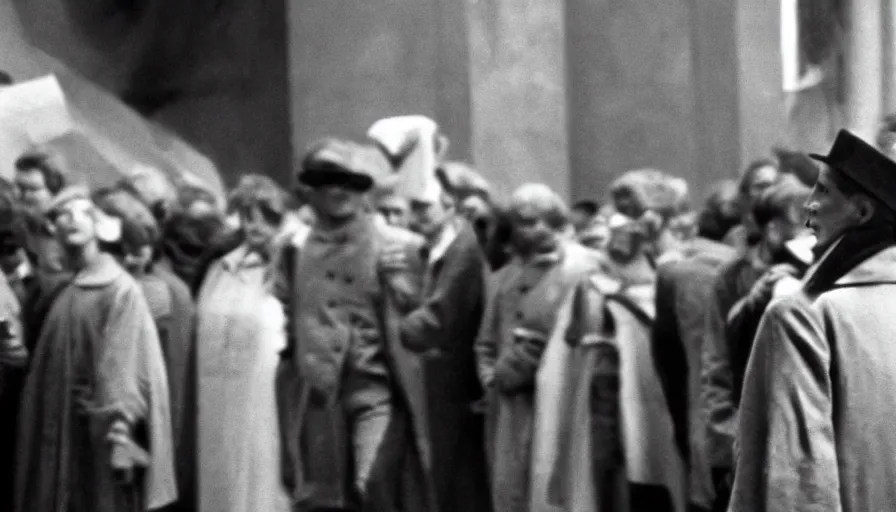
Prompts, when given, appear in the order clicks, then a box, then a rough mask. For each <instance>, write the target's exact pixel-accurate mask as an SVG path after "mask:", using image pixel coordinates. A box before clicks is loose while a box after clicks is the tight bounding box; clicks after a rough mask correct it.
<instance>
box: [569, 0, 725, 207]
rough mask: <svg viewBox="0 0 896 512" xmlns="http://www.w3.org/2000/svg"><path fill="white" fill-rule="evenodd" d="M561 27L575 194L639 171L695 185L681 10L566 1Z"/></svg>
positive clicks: (614, 1) (688, 49)
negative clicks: (646, 169)
mask: <svg viewBox="0 0 896 512" xmlns="http://www.w3.org/2000/svg"><path fill="white" fill-rule="evenodd" d="M566 20H567V34H566V41H567V45H568V48H569V51H568V55H567V63H568V68H569V69H568V75H567V76H568V83H569V116H570V119H569V126H570V129H569V135H570V155H571V158H570V159H571V167H572V176H573V177H572V185H573V190H574V196H575V197H577V198H586V197H596V198H600V199H606V192H607V186H608V185H609V184H610V182H611V181H612V180H613V179H614V178H615V177H617V176H618V175H619V174H621V173H622V172H624V171H626V170H629V169H635V168H641V167H655V168H659V169H662V170H666V171H668V172H671V173H675V174H678V175H680V176H682V177H684V178H686V179H688V181H689V182H690V183H692V184H693V186H696V187H698V188H699V187H701V186H702V183H701V182H700V180H697V179H695V178H698V177H700V176H703V173H705V172H710V170H709V169H703V168H702V167H701V166H699V165H698V158H697V141H696V139H697V136H696V132H695V126H696V122H695V108H694V105H695V103H694V102H695V94H696V93H697V92H696V89H695V85H694V79H695V75H694V67H693V66H694V63H693V57H692V41H691V38H692V35H691V34H692V29H691V25H690V24H691V23H692V22H695V21H694V20H692V19H691V13H690V10H689V8H688V6H687V2H683V1H679V0H675V1H662V2H657V1H655V0H626V1H624V2H622V1H618V0H567V12H566ZM720 100H721V98H720Z"/></svg>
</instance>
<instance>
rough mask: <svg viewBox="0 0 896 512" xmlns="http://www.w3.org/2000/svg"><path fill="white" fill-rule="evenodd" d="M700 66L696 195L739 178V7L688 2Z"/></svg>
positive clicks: (696, 97)
mask: <svg viewBox="0 0 896 512" xmlns="http://www.w3.org/2000/svg"><path fill="white" fill-rule="evenodd" d="M688 3H689V4H690V5H691V6H692V9H691V37H692V48H693V59H694V62H693V65H694V68H693V69H694V110H695V111H694V120H695V125H696V137H695V142H696V147H697V156H696V165H695V167H694V168H693V169H692V170H691V173H690V176H689V177H690V178H692V180H693V181H692V182H691V183H692V184H693V185H692V186H693V188H694V189H697V190H695V192H707V191H708V186H709V184H710V183H712V182H714V181H717V180H720V179H724V178H728V177H732V178H733V177H736V176H738V174H739V170H740V166H741V162H740V111H739V108H738V105H739V98H740V81H739V77H738V65H737V6H736V4H735V2H712V1H710V2H700V1H698V2H688Z"/></svg>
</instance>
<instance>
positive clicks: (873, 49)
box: [844, 0, 892, 143]
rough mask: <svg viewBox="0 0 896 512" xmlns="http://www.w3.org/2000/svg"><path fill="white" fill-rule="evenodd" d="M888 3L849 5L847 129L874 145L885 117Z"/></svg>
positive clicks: (870, 0) (865, 0) (867, 0)
mask: <svg viewBox="0 0 896 512" xmlns="http://www.w3.org/2000/svg"><path fill="white" fill-rule="evenodd" d="M884 2H885V0H852V1H850V2H846V5H847V7H846V18H847V19H846V41H845V48H844V50H845V52H844V53H845V56H844V61H845V63H846V66H845V73H844V79H845V93H846V127H847V128H849V129H850V130H852V131H854V132H855V133H856V134H857V135H859V136H860V137H862V138H863V139H865V140H866V141H869V142H872V143H873V141H874V139H875V135H876V133H877V126H878V123H879V122H880V118H881V116H882V115H883V114H884V106H885V105H884V99H885V98H884V92H885V91H884V88H883V83H884V75H883V73H884V70H885V69H886V67H885V62H884V61H885V57H886V53H885V52H884V49H883V43H884V36H885V33H886V32H885V31H884V30H883V24H884V23H890V20H891V19H892V18H887V17H885V16H882V14H883V13H884V12H885V10H884V9H883V3H884Z"/></svg>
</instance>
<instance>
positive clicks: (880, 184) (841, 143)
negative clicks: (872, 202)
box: [809, 130, 896, 211]
mask: <svg viewBox="0 0 896 512" xmlns="http://www.w3.org/2000/svg"><path fill="white" fill-rule="evenodd" d="M809 156H810V157H811V158H813V159H815V160H818V161H819V162H824V163H825V164H827V165H828V166H830V167H831V168H832V169H835V170H837V171H838V172H842V173H843V174H845V175H846V176H848V177H849V178H851V179H852V180H853V181H854V182H856V184H858V185H859V186H860V187H861V188H862V189H863V190H864V191H865V192H867V193H868V194H869V195H871V196H873V197H875V198H877V199H878V200H879V201H881V202H882V203H884V204H885V205H887V207H889V208H890V209H891V210H893V211H896V162H894V161H893V160H890V159H889V158H888V157H887V156H886V155H884V154H883V153H882V152H880V151H879V150H878V149H876V148H875V147H874V146H872V145H871V144H868V143H867V142H865V141H863V140H862V139H860V138H859V137H857V136H856V135H855V134H853V133H850V132H849V131H847V130H840V132H839V133H838V134H837V138H836V139H835V140H834V144H833V145H832V146H831V150H830V151H829V152H828V154H827V155H817V154H810V155H809Z"/></svg>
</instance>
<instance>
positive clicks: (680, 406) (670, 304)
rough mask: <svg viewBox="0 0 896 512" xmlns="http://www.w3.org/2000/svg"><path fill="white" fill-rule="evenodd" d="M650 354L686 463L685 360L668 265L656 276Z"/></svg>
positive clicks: (686, 375) (686, 388)
mask: <svg viewBox="0 0 896 512" xmlns="http://www.w3.org/2000/svg"><path fill="white" fill-rule="evenodd" d="M673 265H674V263H673ZM651 350H652V351H653V361H654V366H655V367H656V372H657V375H658V376H659V379H660V385H661V387H662V388H663V393H664V394H665V396H666V404H667V405H668V407H669V413H670V414H671V416H672V423H673V427H674V429H675V443H676V444H677V445H678V449H679V451H680V452H681V454H682V456H683V457H684V459H685V460H689V458H690V455H689V454H690V442H689V438H688V371H689V369H688V359H687V353H686V351H685V347H684V342H683V341H682V339H681V333H680V332H679V330H678V323H677V321H676V310H675V281H674V275H673V274H672V273H671V272H670V271H669V264H667V265H666V266H665V267H664V268H661V269H660V271H659V273H658V275H657V283H656V318H655V320H654V324H653V329H652V331H651Z"/></svg>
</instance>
